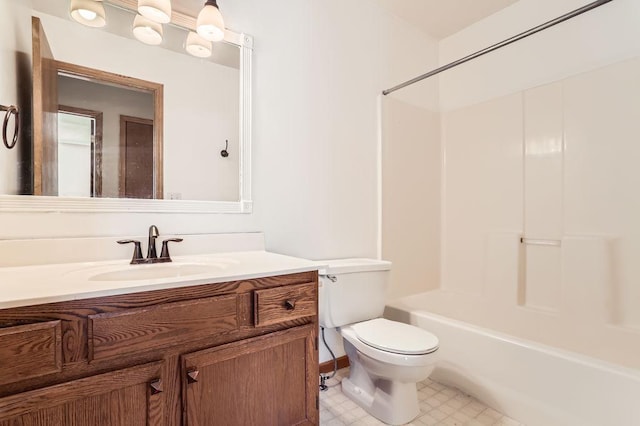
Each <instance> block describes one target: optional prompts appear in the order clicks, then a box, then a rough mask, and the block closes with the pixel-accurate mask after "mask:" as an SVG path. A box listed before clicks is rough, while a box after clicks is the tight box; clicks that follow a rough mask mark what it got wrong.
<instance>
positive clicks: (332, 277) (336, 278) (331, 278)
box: [326, 275, 338, 283]
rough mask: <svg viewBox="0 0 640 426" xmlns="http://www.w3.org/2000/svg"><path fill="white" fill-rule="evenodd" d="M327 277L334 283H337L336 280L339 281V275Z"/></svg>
mask: <svg viewBox="0 0 640 426" xmlns="http://www.w3.org/2000/svg"><path fill="white" fill-rule="evenodd" d="M326 277H327V279H328V280H329V281H331V282H332V283H335V282H336V281H338V277H336V276H335V275H326Z"/></svg>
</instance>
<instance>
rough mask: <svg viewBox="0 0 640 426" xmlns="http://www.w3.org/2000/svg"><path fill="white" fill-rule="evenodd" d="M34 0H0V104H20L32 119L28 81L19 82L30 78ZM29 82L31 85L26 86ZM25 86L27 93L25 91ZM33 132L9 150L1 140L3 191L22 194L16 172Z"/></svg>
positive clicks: (0, 187)
mask: <svg viewBox="0 0 640 426" xmlns="http://www.w3.org/2000/svg"><path fill="white" fill-rule="evenodd" d="M30 8H31V1H30V0H25V1H2V2H0V28H2V37H0V76H2V77H1V78H0V105H5V106H9V105H17V106H18V107H19V108H20V109H21V110H22V117H23V120H26V121H28V120H29V119H30V116H31V115H30V114H26V113H25V112H24V110H28V109H30V107H31V104H30V101H29V99H25V98H28V97H29V96H30V92H31V90H30V88H29V87H28V84H17V81H18V78H20V80H23V81H25V82H28V81H30V76H29V72H30V67H31V66H30V58H31V24H30V23H29V21H28V19H29V16H30ZM25 86H27V87H25ZM25 88H26V89H27V90H26V93H25ZM4 117H5V113H4V112H0V120H4ZM13 126H14V124H13V119H12V120H11V122H10V124H9V131H8V138H12V137H13ZM29 138H30V135H29V134H26V133H25V132H23V135H22V137H21V138H20V139H19V141H18V145H17V146H16V147H15V148H14V149H13V150H11V151H10V150H8V149H6V148H5V147H4V144H2V143H0V194H18V193H19V190H20V185H19V182H18V180H17V179H16V176H18V175H19V174H20V173H22V170H23V169H22V167H21V166H20V165H19V159H20V158H21V157H20V156H19V152H20V150H21V149H22V147H23V146H24V144H25V143H28V141H29Z"/></svg>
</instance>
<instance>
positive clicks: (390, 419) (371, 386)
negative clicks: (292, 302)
mask: <svg viewBox="0 0 640 426" xmlns="http://www.w3.org/2000/svg"><path fill="white" fill-rule="evenodd" d="M319 263H322V264H323V265H326V267H323V268H321V269H320V271H319V273H320V287H319V322H320V326H321V327H324V328H336V329H337V330H338V332H339V333H340V334H341V335H342V338H343V342H344V349H345V352H346V353H347V356H348V357H349V365H350V368H349V377H348V378H344V379H343V380H342V392H343V393H344V394H345V395H346V396H347V397H349V398H350V399H351V400H353V401H354V402H355V403H356V404H358V405H359V406H361V407H362V408H364V410H365V411H367V412H368V413H369V414H371V415H372V416H374V417H376V418H378V419H379V420H381V421H383V422H385V423H388V424H392V425H399V424H403V423H408V422H410V421H411V420H413V419H414V418H415V417H416V416H417V415H418V414H419V412H420V410H419V407H418V393H417V389H416V383H417V382H419V381H422V380H424V379H426V378H427V377H429V374H431V371H432V370H433V367H434V365H435V358H436V351H437V349H438V338H437V337H436V336H434V335H433V334H431V333H429V332H427V331H425V330H423V329H421V328H418V327H415V326H412V325H409V324H404V323H400V322H396V321H390V320H387V319H384V318H382V314H383V312H384V307H385V293H386V288H387V285H388V282H389V275H390V270H391V263H390V262H387V261H384V260H373V259H337V260H325V261H321V262H319Z"/></svg>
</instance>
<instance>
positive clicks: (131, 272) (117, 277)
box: [88, 263, 222, 281]
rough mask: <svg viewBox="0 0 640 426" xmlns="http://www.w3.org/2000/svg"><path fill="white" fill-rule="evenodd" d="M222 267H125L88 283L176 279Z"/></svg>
mask: <svg viewBox="0 0 640 426" xmlns="http://www.w3.org/2000/svg"><path fill="white" fill-rule="evenodd" d="M221 266H222V265H216V264H213V263H156V264H152V265H127V266H126V267H121V266H119V267H118V269H111V270H108V271H104V272H100V273H96V274H94V275H90V276H89V277H88V279H89V281H138V280H157V279H164V278H178V277H185V276H190V275H199V274H205V273H210V272H212V271H219V270H220V269H221Z"/></svg>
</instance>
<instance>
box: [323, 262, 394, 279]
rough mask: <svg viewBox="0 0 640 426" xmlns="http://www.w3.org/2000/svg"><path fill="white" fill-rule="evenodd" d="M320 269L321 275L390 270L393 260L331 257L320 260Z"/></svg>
mask: <svg viewBox="0 0 640 426" xmlns="http://www.w3.org/2000/svg"><path fill="white" fill-rule="evenodd" d="M317 263H318V265H322V266H321V267H320V269H318V273H319V274H320V275H334V274H336V275H337V274H351V273H355V272H370V271H388V270H390V269H391V262H389V261H387V260H378V259H365V258H350V259H330V260H319V261H318V262H317Z"/></svg>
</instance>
